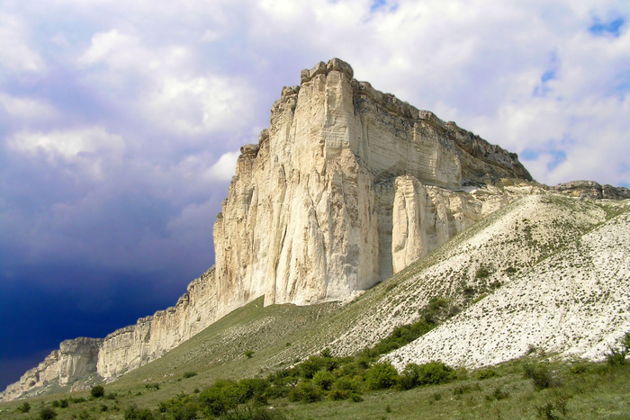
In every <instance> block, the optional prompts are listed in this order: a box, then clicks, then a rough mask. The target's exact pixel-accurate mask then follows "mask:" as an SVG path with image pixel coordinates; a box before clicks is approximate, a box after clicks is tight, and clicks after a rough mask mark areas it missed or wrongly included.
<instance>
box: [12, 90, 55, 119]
mask: <svg viewBox="0 0 630 420" xmlns="http://www.w3.org/2000/svg"><path fill="white" fill-rule="evenodd" d="M3 114H4V115H6V116H7V117H8V118H10V119H12V120H14V121H19V122H22V123H32V122H40V121H50V120H53V119H55V118H58V117H59V113H58V112H57V110H56V109H55V108H54V107H53V106H52V105H50V104H49V103H48V102H46V101H42V100H39V99H37V98H29V97H21V96H13V95H9V94H6V93H3V92H0V116H1V115H3Z"/></svg>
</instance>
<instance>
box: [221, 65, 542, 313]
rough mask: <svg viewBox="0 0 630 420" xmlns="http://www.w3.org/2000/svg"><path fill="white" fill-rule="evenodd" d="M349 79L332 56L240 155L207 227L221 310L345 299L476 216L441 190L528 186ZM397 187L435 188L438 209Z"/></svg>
mask: <svg viewBox="0 0 630 420" xmlns="http://www.w3.org/2000/svg"><path fill="white" fill-rule="evenodd" d="M352 76H353V72H352V69H351V68H350V66H349V65H347V64H346V63H344V62H343V61H341V60H338V59H333V60H331V61H329V62H328V63H319V64H318V65H317V66H315V67H314V68H313V69H311V70H305V71H303V72H302V76H301V84H300V86H297V87H290V88H284V89H283V91H282V96H281V98H280V99H279V100H278V101H277V102H276V103H275V104H274V105H273V109H272V114H271V125H270V127H269V129H268V130H265V131H263V133H262V134H261V136H260V140H259V143H258V144H257V145H250V146H246V147H244V148H243V149H242V150H241V156H240V158H239V160H238V167H237V172H236V176H235V177H234V179H233V181H232V184H231V185H230V190H229V193H228V197H227V200H226V201H225V203H224V205H223V210H222V213H221V214H220V215H219V217H218V218H217V221H216V223H215V229H214V241H215V248H216V273H217V276H216V280H217V295H218V298H219V305H220V306H222V307H228V308H233V307H236V306H240V305H242V304H243V303H245V302H247V301H249V300H251V299H252V298H254V297H257V296H260V295H264V296H265V302H266V304H270V303H285V302H291V303H297V304H308V303H314V302H321V301H325V300H343V299H347V298H348V297H351V296H352V295H353V293H355V292H357V291H360V290H364V289H366V288H368V287H370V286H372V285H374V284H376V283H378V282H379V281H381V280H383V279H385V278H387V277H388V276H390V275H391V274H392V272H393V271H397V270H399V269H400V268H402V267H403V266H404V264H406V263H408V262H410V261H412V260H413V259H414V258H417V257H419V256H421V255H423V253H426V252H427V251H428V250H430V249H432V248H434V247H435V246H437V245H439V244H440V243H443V242H444V241H446V240H448V239H449V238H450V237H452V235H453V234H455V233H457V232H458V231H460V230H461V229H463V228H465V227H466V226H468V225H469V224H470V223H472V222H473V221H475V220H477V219H478V218H479V217H480V216H481V214H482V212H481V211H480V209H475V208H473V207H474V206H467V204H466V203H467V201H466V200H465V199H464V200H462V199H461V197H462V196H463V195H458V194H456V193H454V192H452V191H451V192H449V191H448V190H446V189H445V188H447V189H451V190H453V189H461V188H462V187H463V186H465V185H470V184H475V185H478V184H483V183H487V182H492V181H495V180H498V179H499V178H505V177H510V178H521V179H526V180H529V179H531V177H530V175H529V173H528V172H527V171H526V170H525V168H524V167H523V166H522V165H521V164H520V163H519V162H518V159H517V157H516V155H514V154H511V153H508V152H507V151H505V150H503V149H501V148H500V147H498V146H494V145H491V144H489V143H487V142H486V141H484V140H482V139H481V138H479V137H478V136H475V135H474V134H472V133H470V132H467V131H465V130H462V129H461V128H459V127H457V126H456V125H455V124H454V123H444V122H443V121H441V120H439V119H438V118H437V117H435V115H433V114H432V113H430V112H428V111H419V110H417V109H416V108H414V107H412V106H411V105H409V104H407V103H404V102H402V101H400V100H398V99H396V98H395V97H394V96H392V95H389V94H384V93H381V92H379V91H377V90H375V89H373V88H372V87H371V86H370V85H369V84H368V83H365V82H358V81H356V80H354V79H353V78H352ZM398 177H404V179H400V180H398ZM414 183H415V184H414ZM404 184H409V185H417V186H419V185H427V186H434V187H442V190H440V191H442V192H441V193H437V192H436V191H437V190H435V189H433V188H432V187H427V188H428V189H427V190H426V191H430V192H432V193H431V194H432V198H433V199H435V200H437V201H440V203H441V204H437V205H435V203H434V202H433V201H432V199H424V198H421V196H422V194H424V193H423V192H420V191H416V192H415V193H417V194H416V195H417V197H414V198H412V197H411V196H410V195H409V194H406V195H405V193H403V192H402V191H403V190H404V189H405V187H404V186H403V185H404ZM415 193H414V194H415ZM451 193H453V194H454V196H453V197H452V200H451V198H449V197H448V196H449V194H451ZM405 197H406V198H405ZM416 198H418V201H417V202H416V201H413V202H411V201H409V200H416ZM405 200H407V201H405ZM427 200H428V201H427ZM449 200H451V201H452V203H450V202H449V203H447V204H446V205H444V204H443V203H444V202H445V201H449ZM395 203H399V204H401V203H405V206H406V207H405V209H406V210H405V211H406V212H407V213H408V214H406V215H405V216H404V217H403V213H404V211H402V210H401V208H400V205H399V206H398V207H396V210H394V207H395ZM428 203H431V205H428ZM416 205H421V206H422V208H418V209H415V210H414V209H412V207H413V206H416ZM414 211H417V213H416V214H415V215H412V214H411V213H409V212H414ZM433 211H439V212H440V214H439V215H433V214H432V212H433ZM401 217H402V218H401ZM408 217H415V218H416V219H417V220H416V221H417V222H418V223H421V224H422V229H423V230H422V231H420V230H418V231H409V232H407V231H404V230H405V229H407V227H411V228H412V229H413V228H415V227H414V225H413V223H414V220H408ZM394 218H395V219H396V220H394ZM403 219H404V220H403ZM420 219H422V220H420ZM431 220H435V222H436V223H437V225H436V226H435V227H433V228H430V227H429V225H430V224H431V223H432V222H431ZM399 222H400V223H403V222H404V223H407V222H408V223H407V224H406V225H405V226H407V227H403V226H402V225H400V226H396V224H397V223H399ZM418 227H419V228H420V226H418ZM403 231H404V232H403ZM392 235H394V236H396V237H394V236H392ZM403 237H404V238H405V239H403ZM401 241H402V242H401ZM392 247H394V249H393V248H392ZM401 247H402V248H401ZM394 254H396V255H397V259H396V267H395V268H394V263H393V255H394ZM398 257H400V258H398Z"/></svg>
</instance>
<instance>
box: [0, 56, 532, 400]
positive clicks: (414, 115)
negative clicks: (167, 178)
mask: <svg viewBox="0 0 630 420" xmlns="http://www.w3.org/2000/svg"><path fill="white" fill-rule="evenodd" d="M501 178H517V179H521V180H531V176H530V175H529V173H528V172H527V170H526V169H525V168H524V167H523V166H522V165H521V164H520V162H519V161H518V159H517V156H516V155H515V154H513V153H509V152H507V151H505V150H503V149H502V148H500V147H499V146H496V145H491V144H489V143H488V142H486V141H485V140H483V139H481V138H479V137H478V136H476V135H474V134H472V133H470V132H468V131H465V130H463V129H461V128H459V127H457V126H456V125H455V123H452V122H449V123H445V122H443V121H441V120H440V119H438V118H437V117H436V116H435V115H433V114H432V113H431V112H428V111H420V110H417V109H416V108H414V107H413V106H411V105H409V104H407V103H405V102H402V101H400V100H398V99H397V98H395V97H394V96H393V95H390V94H385V93H382V92H379V91H377V90H375V89H373V88H372V87H371V86H370V84H369V83H366V82H358V81H356V80H355V79H353V71H352V69H351V67H350V66H349V65H348V64H346V63H344V62H343V61H341V60H339V59H332V60H330V61H329V62H328V63H319V64H318V65H317V66H315V67H314V68H313V69H310V70H304V71H303V72H302V74H301V84H300V86H296V87H287V88H283V90H282V94H281V98H280V99H279V100H278V101H276V102H275V103H274V104H273V107H272V112H271V121H270V126H269V128H268V129H267V130H263V132H262V133H261V135H260V139H259V142H258V144H256V145H247V146H244V147H243V148H242V149H241V155H240V157H239V159H238V165H237V170H236V175H235V176H234V178H233V179H232V183H231V185H230V187H229V192H228V196H227V198H226V200H225V202H224V203H223V206H222V211H221V213H220V214H219V215H218V216H217V219H216V222H215V225H214V244H215V255H216V262H215V266H214V268H212V269H210V270H209V271H208V272H206V273H204V274H203V275H202V276H201V277H200V278H198V279H196V280H194V281H193V282H192V283H191V284H190V286H189V288H188V291H187V293H186V294H185V295H184V296H182V297H181V298H180V299H179V301H178V302H177V304H176V305H175V306H174V307H171V308H168V309H166V310H164V311H158V312H156V313H155V314H154V315H153V316H150V317H146V318H142V319H140V320H138V322H137V323H136V324H134V325H132V326H129V327H125V328H122V329H119V330H116V331H114V332H113V333H111V334H109V335H108V336H107V337H105V338H104V339H102V340H96V341H94V342H93V343H91V344H90V345H89V346H90V347H89V348H90V349H92V347H93V346H94V345H96V347H97V351H96V352H93V351H92V350H90V351H83V350H81V351H77V352H75V353H73V354H75V356H73V357H76V359H77V360H79V359H80V362H78V361H77V362H73V363H75V364H76V365H77V366H83V367H82V368H81V369H74V370H73V369H65V368H62V364H63V363H62V361H61V359H59V358H57V356H54V354H55V353H54V352H53V354H51V355H50V356H49V357H48V358H47V359H46V361H44V362H42V364H44V365H45V366H44V367H42V369H39V367H38V368H36V369H39V370H37V372H39V373H37V375H35V374H33V373H29V372H31V371H29V372H27V373H26V374H25V375H24V376H23V377H22V378H21V379H20V381H19V382H17V383H16V384H13V385H11V386H9V387H8V388H7V390H6V391H5V392H4V393H3V394H2V395H1V398H2V399H5V400H8V399H14V398H17V397H19V396H21V395H25V394H27V393H29V392H37V390H38V389H40V388H41V387H42V386H45V384H49V383H52V382H56V383H58V384H59V385H68V384H71V383H73V382H74V381H80V380H81V379H82V378H83V377H84V376H85V373H86V372H93V373H94V374H95V375H98V376H99V377H101V378H103V379H104V380H112V379H115V378H116V377H118V376H120V375H122V374H123V373H125V372H127V371H129V370H132V369H135V368H137V367H139V366H142V365H143V364H146V363H148V362H149V361H151V360H154V359H156V358H158V357H160V356H161V355H162V354H164V353H165V352H167V351H168V350H170V349H172V348H174V347H176V346H177V345H179V344H180V343H182V342H183V341H185V340H187V339H188V338H190V337H192V336H193V335H194V334H196V333H198V332H199V331H201V330H202V329H204V328H205V327H207V326H208V325H210V324H211V323H212V322H214V321H216V320H217V319H219V318H220V317H222V316H223V315H225V314H227V313H229V312H230V311H231V310H233V309H235V308H237V307H240V306H242V305H243V304H245V303H247V302H250V301H252V300H253V299H255V298H257V297H260V296H262V295H264V297H265V304H267V305H268V304H273V303H295V304H301V305H302V304H311V303H316V302H322V301H329V300H347V299H349V298H351V297H352V296H353V295H355V294H356V293H359V292H360V291H362V290H365V289H367V288H369V287H371V286H373V285H374V284H376V283H378V282H380V281H382V280H384V279H386V278H387V277H389V276H391V275H392V274H393V273H394V272H398V271H400V270H401V269H403V268H404V267H405V266H407V265H408V264H410V263H411V262H413V261H414V260H416V259H417V258H419V257H422V256H423V255H426V253H428V252H429V251H431V250H432V249H434V248H435V247H437V246H439V245H440V244H442V243H444V242H446V241H447V240H448V239H450V238H451V237H452V236H453V235H455V234H456V233H458V232H460V231H461V230H463V229H465V228H466V227H467V226H469V225H471V224H472V223H474V222H475V221H477V220H479V219H480V218H481V217H483V216H484V215H486V214H488V213H489V212H491V211H493V210H495V209H496V208H498V207H500V206H501V205H504V204H505V203H507V202H509V201H511V200H512V197H511V196H510V195H503V194H501V192H500V191H494V192H495V194H492V195H491V196H492V199H488V198H487V197H485V198H484V197H482V196H481V195H478V196H475V195H471V194H468V193H466V192H465V190H466V189H470V188H472V187H471V186H475V185H477V186H478V185H481V184H491V183H493V182H496V181H498V180H499V179H501ZM532 185H533V184H532ZM488 188H492V187H488ZM94 343H97V344H94ZM84 354H85V355H84ZM73 360H74V359H73ZM40 366H42V365H40ZM64 366H65V365H64ZM64 369H65V370H64ZM55 372H59V373H55ZM61 372H67V373H61ZM34 375H35V376H37V378H38V379H36V380H33V379H32V378H33V377H34Z"/></svg>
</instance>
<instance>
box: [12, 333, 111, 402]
mask: <svg viewBox="0 0 630 420" xmlns="http://www.w3.org/2000/svg"><path fill="white" fill-rule="evenodd" d="M102 342H103V339H101V338H85V337H80V338H75V339H73V340H65V341H62V342H61V344H60V345H59V350H54V351H53V352H52V353H50V354H49V355H48V356H47V357H46V358H45V359H44V361H43V362H41V363H40V364H39V365H37V366H36V367H34V368H33V369H30V370H28V371H26V373H24V375H22V377H21V378H20V380H19V381H18V382H16V383H14V384H11V385H9V386H8V387H7V388H6V390H5V391H4V392H3V394H2V398H3V400H6V401H8V400H12V399H15V398H18V397H20V396H22V395H23V394H24V393H25V392H26V391H28V390H32V389H37V390H44V389H45V388H46V387H47V386H49V385H60V386H64V385H68V384H71V383H72V382H74V381H75V380H76V379H77V378H84V377H86V376H88V375H90V374H93V373H96V360H97V357H98V353H99V349H100V345H101V343H102Z"/></svg>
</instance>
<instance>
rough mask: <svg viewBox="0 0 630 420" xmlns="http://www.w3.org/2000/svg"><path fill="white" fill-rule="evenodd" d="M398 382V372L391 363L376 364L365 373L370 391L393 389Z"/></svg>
mask: <svg viewBox="0 0 630 420" xmlns="http://www.w3.org/2000/svg"><path fill="white" fill-rule="evenodd" d="M397 382H398V372H397V371H396V368H394V366H392V365H391V363H387V362H385V363H375V364H374V365H372V367H371V368H369V369H368V370H367V372H366V373H365V383H366V385H367V387H368V388H369V389H386V388H391V387H393V386H394V385H396V383H397Z"/></svg>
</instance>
